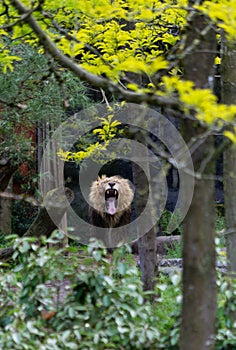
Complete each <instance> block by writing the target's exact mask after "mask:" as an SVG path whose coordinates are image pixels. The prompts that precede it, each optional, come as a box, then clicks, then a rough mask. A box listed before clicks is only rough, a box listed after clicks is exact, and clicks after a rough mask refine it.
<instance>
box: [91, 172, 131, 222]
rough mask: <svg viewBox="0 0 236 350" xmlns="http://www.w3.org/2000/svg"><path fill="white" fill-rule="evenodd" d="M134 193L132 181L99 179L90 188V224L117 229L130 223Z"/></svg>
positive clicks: (116, 178)
mask: <svg viewBox="0 0 236 350" xmlns="http://www.w3.org/2000/svg"><path fill="white" fill-rule="evenodd" d="M133 197H134V191H133V189H132V187H131V185H130V181H129V180H127V179H124V178H122V177H120V176H117V175H116V176H111V177H106V175H102V177H98V179H97V180H96V181H94V182H93V183H92V185H91V188H90V194H89V200H90V222H91V224H93V225H94V226H98V227H104V228H115V227H120V226H123V225H126V224H128V223H130V220H131V203H132V201H133Z"/></svg>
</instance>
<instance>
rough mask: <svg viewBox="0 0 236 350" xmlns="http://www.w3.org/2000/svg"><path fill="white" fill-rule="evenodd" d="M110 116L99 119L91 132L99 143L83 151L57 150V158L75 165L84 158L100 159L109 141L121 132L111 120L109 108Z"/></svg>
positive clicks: (115, 121)
mask: <svg viewBox="0 0 236 350" xmlns="http://www.w3.org/2000/svg"><path fill="white" fill-rule="evenodd" d="M110 112H111V114H109V115H108V117H107V118H104V117H101V118H98V119H99V120H100V126H99V127H98V128H96V129H94V130H93V131H92V133H93V134H94V135H97V137H98V139H99V141H97V142H95V143H92V144H90V145H89V146H87V147H85V148H84V149H83V150H80V151H78V152H70V151H63V150H62V149H60V150H59V152H58V156H59V157H60V158H61V159H62V160H64V161H74V162H76V163H79V162H81V161H82V160H84V159H85V158H88V157H90V158H93V159H100V160H101V159H102V152H103V151H106V149H107V146H108V145H109V143H110V141H111V140H112V139H114V138H115V137H116V136H117V134H121V133H122V130H121V131H120V130H118V128H117V127H118V126H119V125H120V124H121V123H120V122H119V121H118V120H112V119H113V117H114V115H113V114H112V109H111V108H110Z"/></svg>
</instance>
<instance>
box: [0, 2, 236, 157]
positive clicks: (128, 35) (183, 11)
mask: <svg viewBox="0 0 236 350" xmlns="http://www.w3.org/2000/svg"><path fill="white" fill-rule="evenodd" d="M17 1H18V0H17ZM21 3H22V4H23V5H24V6H28V8H29V10H30V11H32V14H33V16H34V18H35V19H36V20H37V21H38V24H39V25H40V26H41V28H42V29H43V30H44V32H45V33H46V34H47V36H48V37H49V38H50V39H51V40H52V41H54V43H56V45H57V47H58V48H59V49H60V50H61V51H62V52H63V53H64V54H66V55H68V56H69V57H71V58H72V59H75V61H76V62H77V63H78V64H79V65H80V66H82V67H83V68H84V69H85V70H87V71H89V72H91V73H93V74H95V75H99V76H105V77H106V78H108V79H110V80H112V81H113V82H115V83H117V84H120V86H122V87H125V88H126V89H128V90H132V91H133V92H137V93H148V94H152V95H157V96H160V95H164V96H169V97H170V98H172V97H173V96H174V97H176V96H177V98H179V102H180V107H181V108H182V110H183V111H184V112H185V113H188V111H189V110H195V112H196V113H195V115H196V117H197V118H198V119H200V120H201V121H202V122H204V123H206V124H212V123H219V122H220V125H221V124H222V123H224V122H227V123H228V122H231V121H232V120H233V118H234V115H235V111H236V107H235V106H234V105H232V106H225V105H222V104H218V103H217V100H216V97H215V96H214V94H213V93H212V92H211V91H210V90H209V89H196V88H195V86H194V85H193V83H192V82H189V81H183V80H180V75H181V57H183V55H184V52H183V47H184V46H181V45H179V46H178V51H175V50H171V48H173V47H175V46H176V45H178V43H181V42H182V39H184V36H185V33H186V31H187V28H188V26H187V24H188V16H189V14H192V12H193V11H200V12H201V13H203V14H204V15H205V16H206V18H207V21H208V23H209V25H212V24H214V25H216V28H217V27H218V28H223V29H224V30H225V32H226V35H227V38H228V40H235V39H236V3H235V1H234V0H213V1H202V2H201V5H197V3H198V2H196V5H194V7H193V8H192V9H191V8H190V6H189V4H188V1H187V0H165V1H163V0H162V1H154V0H151V1H146V0H113V1H111V0H83V1H78V0H58V1H56V2H55V1H54V0H44V1H39V2H37V1H32V0H22V1H21ZM0 13H1V14H2V15H1V16H0V28H1V32H0V34H1V41H0V66H1V67H2V68H3V71H6V70H7V69H12V68H13V61H14V60H17V59H18V57H17V56H11V55H10V54H9V52H8V45H10V44H14V43H17V42H18V41H19V40H22V38H23V39H24V42H26V43H29V44H31V45H38V38H37V35H36V34H34V33H33V32H32V29H31V28H30V26H29V25H28V24H27V23H26V22H25V21H24V18H25V17H26V18H27V15H25V16H19V14H18V12H17V11H16V9H15V8H14V1H10V0H5V1H4V2H1V3H0ZM206 23H207V22H206ZM8 28H11V30H10V31H9V30H8ZM216 33H217V30H216ZM202 35H203V40H204V33H202ZM11 40H12V41H11ZM39 49H40V50H42V47H39ZM181 50H182V51H181ZM173 62H174V63H173ZM215 63H216V64H219V58H217V59H216V61H215ZM127 72H131V73H135V74H142V76H145V77H146V85H145V86H142V85H141V83H140V85H139V84H138V83H137V81H139V80H138V79H136V80H135V81H132V79H131V78H130V75H127ZM140 81H141V80H140ZM103 130H105V129H104V126H103ZM98 135H99V134H98ZM100 136H101V135H100ZM91 147H92V148H91V149H87V150H86V154H87V152H88V151H89V152H92V153H93V147H94V146H91ZM69 156H70V154H69V155H68V157H69ZM78 157H79V159H82V158H83V157H84V154H83V152H82V151H81V153H79V155H78Z"/></svg>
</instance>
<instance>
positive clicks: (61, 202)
mask: <svg viewBox="0 0 236 350" xmlns="http://www.w3.org/2000/svg"><path fill="white" fill-rule="evenodd" d="M73 199H74V194H73V192H72V191H71V190H70V189H69V188H66V189H60V188H58V189H54V190H51V191H49V192H48V194H47V196H46V200H45V206H44V207H42V208H41V209H40V210H39V213H38V215H37V217H36V218H35V220H34V222H33V223H32V224H31V226H30V227H29V229H28V230H27V231H26V233H25V234H24V236H27V237H41V236H43V235H44V236H46V237H49V236H50V234H51V233H52V232H53V231H54V230H55V229H56V228H57V227H58V225H59V224H60V221H61V219H62V218H63V216H64V214H65V212H66V209H67V207H68V202H69V203H71V202H72V201H73ZM13 253H14V249H13V248H12V247H9V248H6V249H3V250H1V251H0V260H4V261H7V260H9V259H10V258H11V257H12V254H13Z"/></svg>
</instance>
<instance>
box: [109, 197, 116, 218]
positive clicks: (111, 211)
mask: <svg viewBox="0 0 236 350" xmlns="http://www.w3.org/2000/svg"><path fill="white" fill-rule="evenodd" d="M115 203H116V199H115V198H113V197H112V198H108V200H107V213H108V214H110V215H114V214H115V213H116V205H115Z"/></svg>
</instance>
